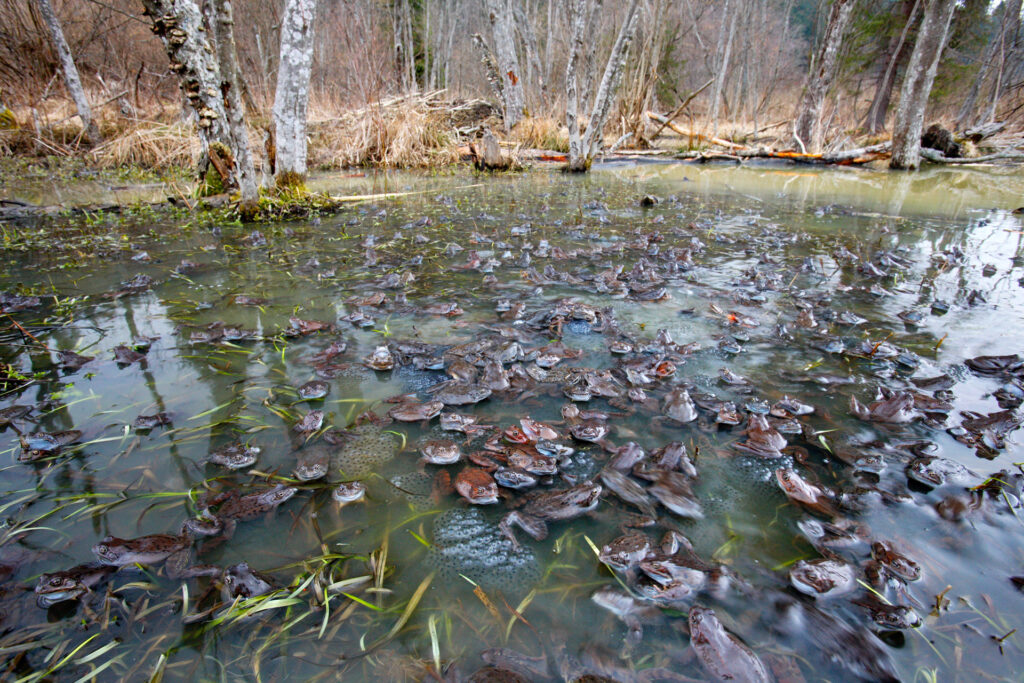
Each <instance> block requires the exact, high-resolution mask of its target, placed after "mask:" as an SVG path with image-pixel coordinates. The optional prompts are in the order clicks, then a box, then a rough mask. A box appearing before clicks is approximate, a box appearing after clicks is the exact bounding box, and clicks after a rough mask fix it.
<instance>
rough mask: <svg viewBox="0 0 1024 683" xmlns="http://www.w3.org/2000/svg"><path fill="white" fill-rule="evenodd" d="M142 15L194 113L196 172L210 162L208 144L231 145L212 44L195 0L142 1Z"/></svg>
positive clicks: (202, 172)
mask: <svg viewBox="0 0 1024 683" xmlns="http://www.w3.org/2000/svg"><path fill="white" fill-rule="evenodd" d="M142 4H143V7H144V8H145V14H146V16H148V17H149V18H150V19H151V20H152V22H153V33H155V34H156V35H157V36H158V37H159V38H160V40H161V41H162V42H163V44H164V49H165V50H166V52H167V57H168V58H169V59H170V70H171V71H172V72H173V73H176V74H177V75H178V78H179V80H180V81H181V89H182V92H183V93H184V94H185V97H186V99H187V100H188V103H189V105H190V106H191V107H192V110H193V111H194V112H195V115H196V124H197V126H198V130H199V142H200V145H201V146H202V151H203V153H202V156H201V157H200V161H199V175H200V178H202V177H203V176H204V175H205V173H206V169H207V166H208V164H209V150H210V143H213V142H220V143H222V144H230V142H231V136H230V134H229V132H228V128H227V117H226V116H225V114H224V100H223V98H222V96H221V91H220V85H221V79H220V69H219V68H218V65H217V60H216V57H215V53H214V51H213V47H212V46H211V45H210V43H209V41H208V40H207V39H206V31H204V30H203V17H202V14H201V13H200V11H199V5H198V4H196V2H195V0H142Z"/></svg>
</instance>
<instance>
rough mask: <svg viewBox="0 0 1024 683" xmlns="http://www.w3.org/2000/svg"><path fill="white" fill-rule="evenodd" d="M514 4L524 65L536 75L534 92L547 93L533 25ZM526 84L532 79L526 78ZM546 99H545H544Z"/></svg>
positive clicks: (520, 7)
mask: <svg viewBox="0 0 1024 683" xmlns="http://www.w3.org/2000/svg"><path fill="white" fill-rule="evenodd" d="M513 2H515V3H516V4H515V7H514V12H515V17H516V30H517V31H518V32H519V36H520V38H522V41H523V46H524V47H525V49H526V63H527V64H528V65H529V67H530V73H531V75H532V74H536V79H537V84H536V85H537V87H536V90H535V91H534V92H539V93H547V84H546V82H545V81H544V70H543V68H541V65H540V50H538V49H537V34H536V33H534V31H533V24H532V23H531V22H530V20H529V19H528V18H527V16H526V12H525V11H523V8H522V6H521V5H519V3H518V0H513ZM526 82H527V84H528V85H529V84H532V79H531V78H530V77H527V79H526ZM545 99H546V98H545Z"/></svg>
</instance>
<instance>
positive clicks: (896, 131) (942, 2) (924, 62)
mask: <svg viewBox="0 0 1024 683" xmlns="http://www.w3.org/2000/svg"><path fill="white" fill-rule="evenodd" d="M956 2H957V0H927V2H926V3H925V6H924V14H923V15H922V17H921V28H920V29H919V31H918V34H917V41H916V42H915V43H914V51H913V52H912V53H911V54H910V61H909V62H908V63H907V72H906V75H905V76H904V77H903V87H902V88H901V90H900V103H899V106H898V107H897V108H896V120H895V122H894V124H893V136H892V159H891V160H890V161H889V167H890V168H905V169H915V168H917V167H918V166H919V165H920V164H921V130H922V128H924V113H925V108H926V107H927V106H928V96H929V95H930V94H931V91H932V84H933V83H934V81H935V73H936V71H938V68H939V58H940V57H941V56H942V49H943V47H945V44H946V37H947V35H948V33H949V23H950V20H951V19H952V18H953V10H955V9H956Z"/></svg>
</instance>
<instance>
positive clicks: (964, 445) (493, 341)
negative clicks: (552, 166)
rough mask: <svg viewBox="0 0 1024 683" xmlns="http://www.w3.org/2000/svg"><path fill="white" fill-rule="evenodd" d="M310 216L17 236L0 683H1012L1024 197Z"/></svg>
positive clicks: (448, 204)
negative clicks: (1021, 210) (150, 681)
mask: <svg viewBox="0 0 1024 683" xmlns="http://www.w3.org/2000/svg"><path fill="white" fill-rule="evenodd" d="M316 182H317V186H318V187H319V188H321V189H327V190H330V191H332V192H334V193H337V194H340V193H373V192H384V191H398V192H405V193H407V194H405V195H404V196H402V197H400V198H396V199H391V200H380V201H377V202H376V203H363V204H358V205H354V206H353V207H352V208H351V209H347V210H345V211H343V212H342V213H340V214H337V215H331V216H324V217H322V218H318V219H313V220H310V221H305V222H290V223H282V224H275V225H262V226H259V229H258V230H253V228H251V227H243V226H241V225H238V224H223V225H217V224H213V223H211V222H210V219H209V218H202V217H200V218H196V217H194V216H190V215H186V214H183V215H181V216H180V217H178V218H176V219H170V218H168V217H167V216H163V217H154V216H153V215H150V214H148V213H147V212H145V211H139V212H130V213H128V214H126V215H122V216H100V217H91V218H87V219H82V220H76V221H75V222H73V223H65V222H61V221H57V222H55V223H50V224H47V225H34V224H23V225H8V226H5V228H4V229H5V242H4V245H3V248H4V253H3V258H4V262H5V267H4V271H3V279H2V281H0V291H3V292H4V294H3V295H2V299H0V305H2V307H3V310H4V313H3V315H2V321H3V324H2V326H0V328H2V329H0V334H2V335H3V346H2V354H3V355H2V357H0V361H2V362H3V363H4V366H3V380H2V381H3V386H2V392H3V393H2V396H0V428H2V429H3V431H2V432H0V449H2V451H0V454H2V461H0V462H2V469H0V490H2V491H3V494H2V496H3V497H2V501H0V507H2V511H3V514H2V516H3V523H2V527H3V528H2V530H0V576H2V579H3V584H2V592H0V601H2V605H0V614H2V617H0V619H2V620H0V627H2V633H0V653H2V661H3V670H4V674H3V678H5V679H10V680H17V679H19V678H24V679H26V680H36V679H41V678H44V677H45V678H48V679H52V680H69V681H73V680H79V679H82V680H87V679H89V678H90V677H95V678H96V679H99V680H108V679H109V680H139V679H143V678H147V677H150V676H156V677H162V678H163V680H284V679H285V678H286V677H287V678H293V679H296V680H302V679H314V680H320V679H329V680H334V679H344V680H346V681H359V680H400V679H412V680H419V679H431V680H437V679H439V678H440V679H443V680H467V679H468V680H477V681H485V680H490V681H497V680H501V681H515V680H563V679H564V680H576V679H579V678H582V677H584V676H587V675H589V676H591V677H592V678H590V679H588V680H626V681H632V680H637V681H639V680H643V681H662V680H663V681H689V680H718V679H728V680H773V679H774V680H790V681H799V680H822V679H828V680H856V679H866V680H907V681H912V680H918V679H921V680H946V681H953V680H972V681H973V680H978V679H981V678H983V677H984V678H986V679H991V680H1013V679H1016V678H1017V677H1019V671H1020V670H1021V666H1022V663H1024V656H1022V643H1024V641H1022V639H1024V632H1022V631H1020V630H1018V629H1021V627H1022V626H1024V624H1022V623H1021V613H1022V610H1021V605H1022V601H1024V595H1022V594H1021V592H1020V591H1019V587H1020V586H1021V585H1022V584H1024V578H1020V577H1022V576H1024V562H1022V560H1024V516H1022V515H1024V510H1022V509H1021V500H1022V496H1024V492H1022V484H1024V477H1022V474H1021V470H1020V469H1019V467H1018V465H1017V463H1018V462H1019V461H1021V460H1024V458H1022V457H1021V447H1020V445H1019V443H1018V441H1019V432H1018V431H1017V430H1018V427H1019V425H1020V423H1021V419H1022V418H1021V414H1020V413H1019V412H1018V408H1019V405H1020V403H1021V401H1022V399H1024V383H1022V379H1024V364H1022V361H1021V359H1020V357H1018V356H1017V355H1016V354H1017V353H1018V352H1020V351H1021V348H1020V347H1021V344H1020V338H1021V333H1022V332H1024V316H1022V314H1024V302H1022V299H1021V296H1020V292H1021V278H1022V277H1024V261H1022V258H1024V252H1022V248H1024V233H1022V225H1021V221H1020V219H1019V218H1018V217H1017V216H1015V215H1014V214H1012V213H1011V211H1010V210H1009V209H1012V208H1014V206H1015V204H1014V203H1013V202H1014V201H1015V200H1016V199H1018V198H1019V197H1021V196H1024V176H1021V175H1020V174H1016V173H1012V172H1009V171H991V172H979V171H959V170H948V171H947V170H943V171H935V172H928V173H921V174H916V175H911V174H890V173H885V172H875V171H869V170H855V171H845V170H827V171H817V170H804V169H794V168H778V167H746V168H725V167H705V168H696V167H690V166H673V165H642V166H621V167H606V168H602V169H599V170H596V171H595V172H594V173H592V174H590V175H589V176H587V177H575V176H566V175H563V174H560V173H546V172H536V173H531V174H527V175H522V176H502V177H495V178H485V177H467V176H462V177H431V176H423V175H414V174H396V175H388V176H377V177H371V178H362V179H351V178H338V177H330V176H328V177H323V178H319V179H317V181H316ZM460 676H461V678H459V677H460ZM471 676H472V678H471ZM730 677H731V678H730Z"/></svg>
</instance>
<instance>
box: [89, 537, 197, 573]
mask: <svg viewBox="0 0 1024 683" xmlns="http://www.w3.org/2000/svg"><path fill="white" fill-rule="evenodd" d="M191 547H192V539H191V538H189V537H188V535H186V534H182V535H180V536H172V535H170V534H151V535H149V536H140V537H139V538H131V539H124V538H117V537H116V536H107V537H106V538H104V539H103V540H102V541H100V542H99V543H98V544H97V545H94V546H93V547H92V552H93V554H94V555H96V557H97V558H98V559H99V561H100V562H101V563H103V564H106V565H110V566H113V567H123V566H125V565H128V564H135V563H139V564H158V563H160V562H165V561H166V566H167V575H168V576H170V577H171V578H177V577H179V576H180V575H181V572H182V570H183V569H184V568H185V565H186V564H188V560H189V554H190V550H191Z"/></svg>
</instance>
